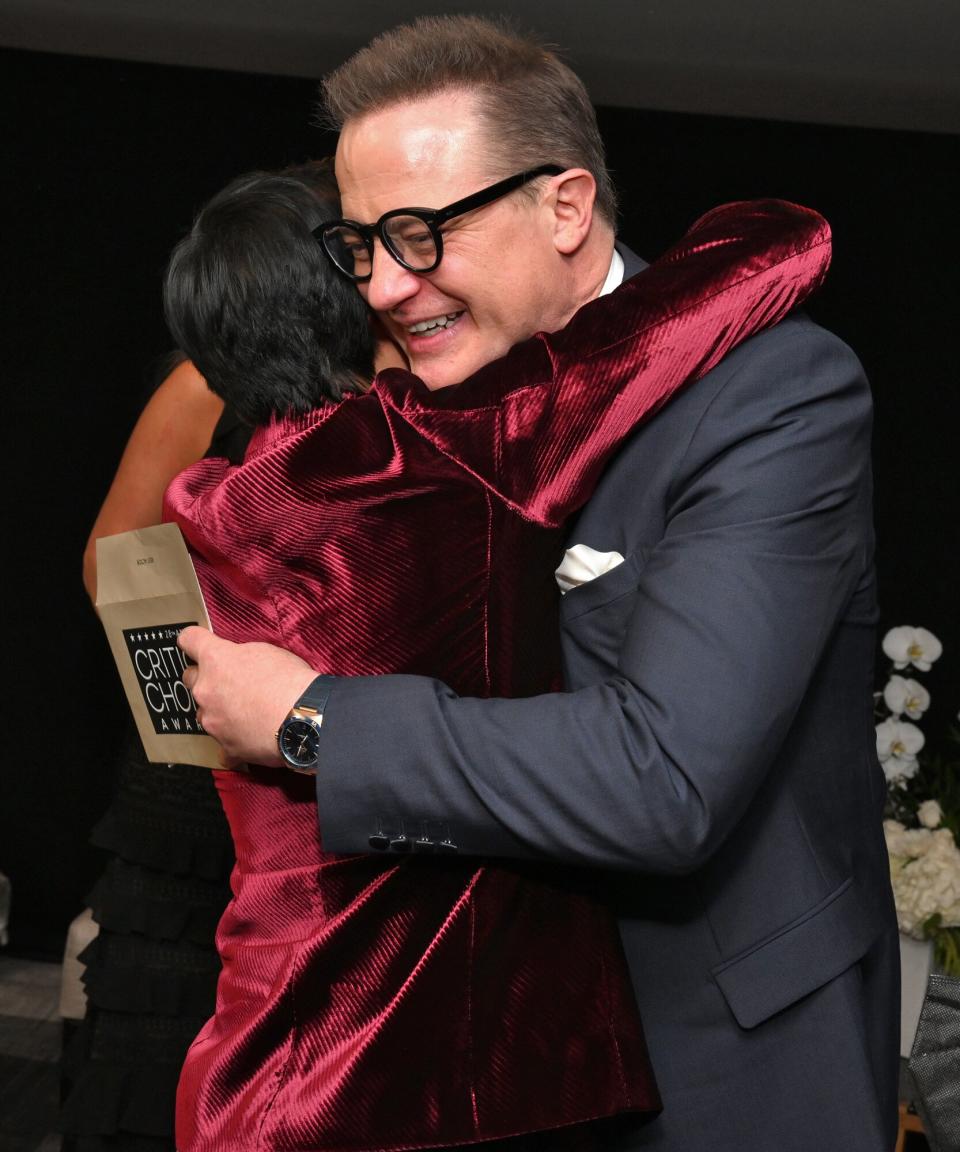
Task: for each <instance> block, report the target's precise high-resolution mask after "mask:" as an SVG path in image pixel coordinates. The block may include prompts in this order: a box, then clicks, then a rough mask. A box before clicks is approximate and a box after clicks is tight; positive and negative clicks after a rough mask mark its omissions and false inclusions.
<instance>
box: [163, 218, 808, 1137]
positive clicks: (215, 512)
mask: <svg viewBox="0 0 960 1152" xmlns="http://www.w3.org/2000/svg"><path fill="white" fill-rule="evenodd" d="M829 253H830V242H829V231H828V228H827V226H826V224H825V222H824V221H823V220H822V219H821V218H820V217H818V216H816V215H815V214H814V213H811V212H808V211H806V210H804V209H800V208H796V207H794V206H792V205H786V204H783V203H778V202H758V203H752V204H740V205H730V206H727V207H724V208H721V209H717V210H716V211H714V212H711V213H710V214H708V215H707V216H705V217H704V218H703V219H702V220H700V221H699V222H698V223H697V224H696V225H695V226H694V227H693V228H692V229H691V231H690V232H689V233H688V235H687V236H686V237H685V238H684V240H683V241H682V242H681V243H680V244H679V245H678V246H677V247H675V248H674V249H672V250H671V251H670V252H669V253H668V254H667V255H666V256H665V257H663V258H662V259H661V260H660V261H658V262H657V263H656V264H654V265H653V266H651V267H650V268H649V269H648V270H647V271H646V272H644V273H643V274H642V275H641V276H639V277H636V278H635V279H633V280H631V281H629V282H627V283H626V284H625V285H623V287H621V288H620V289H619V290H618V291H617V292H615V293H613V294H612V295H610V296H608V297H604V298H603V299H600V300H597V301H594V302H592V303H591V304H588V305H587V306H586V307H584V308H582V309H581V310H580V312H578V313H577V315H576V316H575V317H574V318H573V320H572V321H571V322H570V324H569V325H568V326H567V327H566V328H565V329H564V330H563V331H561V332H558V333H556V334H554V335H539V336H536V337H534V338H533V339H531V340H529V341H527V342H525V343H524V344H521V345H519V346H518V347H516V348H514V349H513V350H512V351H511V352H510V353H509V355H508V356H506V357H505V358H504V359H503V360H501V361H498V362H496V363H494V364H492V365H490V366H488V367H487V368H485V369H484V370H482V371H481V372H479V373H478V374H477V375H475V376H474V377H472V378H471V379H470V380H468V381H467V382H465V383H464V384H462V385H460V386H458V387H456V388H450V389H445V390H443V391H440V392H430V391H428V390H427V389H426V388H425V387H424V385H423V384H422V383H421V382H420V381H419V380H417V379H416V378H415V377H413V376H411V375H410V374H409V373H407V372H403V371H400V370H391V371H388V372H385V373H382V374H381V375H380V376H378V377H377V379H376V380H375V381H374V384H373V387H372V388H371V390H370V391H369V392H368V393H366V394H364V395H361V396H356V397H351V398H348V399H345V400H343V401H341V402H340V403H339V404H330V405H329V406H327V407H325V408H323V409H321V410H319V411H317V412H313V413H311V414H310V415H308V416H306V417H302V418H297V419H284V420H278V421H277V422H276V423H275V424H273V425H272V426H270V427H268V428H265V429H262V430H260V431H258V432H257V433H256V434H255V435H254V438H253V440H252V441H251V443H250V447H249V449H248V454H247V458H246V461H245V462H244V464H243V465H241V466H240V467H232V466H230V465H228V464H227V463H226V461H223V460H205V461H202V462H201V463H199V464H197V465H195V466H194V467H192V468H190V469H188V470H187V471H186V472H184V473H183V474H182V475H181V476H179V477H178V478H177V479H176V480H175V481H174V483H173V484H172V485H171V488H170V490H169V492H168V494H167V502H166V512H167V516H168V518H170V519H173V520H175V521H176V522H177V523H178V524H179V525H180V527H181V528H182V530H183V532H184V535H185V536H186V538H187V541H188V543H189V544H190V547H191V550H192V552H193V555H194V559H195V562H196V566H197V573H198V576H199V579H200V583H201V586H202V587H203V591H204V595H205V597H206V600H207V605H208V608H209V612H210V618H211V621H212V624H213V627H214V630H215V631H216V632H217V633H218V634H220V635H221V636H224V637H226V638H228V639H231V640H236V641H250V640H264V641H269V642H272V643H275V644H280V645H282V646H283V647H285V648H288V649H291V650H292V651H294V652H297V653H299V654H300V655H301V656H303V657H304V658H305V659H306V660H307V661H308V662H309V663H310V664H311V665H312V666H313V667H314V668H316V669H317V671H318V672H333V673H339V674H373V673H387V672H408V673H424V674H428V675H431V676H438V677H441V678H442V679H444V680H445V681H447V683H449V684H450V685H451V686H452V687H454V688H455V689H456V690H457V691H458V692H460V693H462V694H469V695H490V694H494V695H501V696H520V695H529V694H533V693H537V692H546V691H551V690H555V689H558V688H559V686H560V676H559V656H558V641H557V637H558V627H557V620H556V612H557V601H558V591H557V588H556V586H555V583H554V579H553V571H554V569H555V568H556V566H557V564H558V562H559V560H560V558H561V555H562V551H563V545H562V529H563V525H564V523H565V521H566V520H567V518H568V517H569V516H570V515H571V513H573V512H574V511H575V510H576V509H577V508H578V507H580V506H581V505H582V504H583V503H584V502H585V501H586V499H587V498H588V497H589V495H590V493H591V491H592V489H593V487H594V485H595V482H596V480H597V477H598V475H599V474H600V471H601V469H602V468H603V466H604V464H605V462H606V461H607V460H608V459H609V458H610V456H611V454H612V453H613V452H614V451H616V449H617V447H618V446H619V445H620V444H621V443H622V442H623V440H624V438H625V437H626V436H628V435H629V433H630V431H631V430H632V429H633V428H634V427H636V425H637V423H638V422H639V421H640V420H642V419H643V418H644V417H645V416H647V415H649V414H650V413H651V412H652V411H654V410H655V408H656V407H657V406H658V405H659V404H661V403H662V402H663V401H664V400H666V399H667V397H668V396H669V395H670V394H671V393H672V392H673V391H674V390H675V389H676V388H678V387H679V386H680V385H682V384H683V383H685V382H686V381H688V380H690V379H692V378H694V377H697V376H700V375H702V374H703V373H704V372H706V371H707V370H708V369H709V368H711V367H712V366H713V365H715V364H716V363H717V362H718V361H719V360H720V359H721V357H722V356H723V355H724V354H725V353H726V352H727V351H729V350H730V349H731V348H732V347H734V346H735V345H736V344H737V343H739V342H740V341H741V340H743V339H744V338H746V337H748V336H749V335H751V334H752V333H754V332H756V331H758V330H760V329H761V328H763V327H765V326H767V325H770V324H772V323H774V322H776V321H777V320H778V319H780V318H781V317H782V316H783V315H785V314H786V312H788V311H789V310H790V309H791V308H792V307H793V306H794V305H795V304H796V303H797V302H798V301H799V300H800V299H802V298H803V297H804V296H806V295H807V294H808V293H809V292H810V291H811V290H812V289H813V288H814V287H815V286H816V285H817V284H818V283H819V282H820V280H821V279H822V277H823V275H824V274H825V272H826V268H827V265H828V263H829ZM357 755H358V756H360V755H362V749H359V748H358V749H357ZM217 777H218V779H217V785H218V788H219V790H220V793H221V796H222V798H223V803H224V807H225V808H226V811H227V816H228V818H229V821H230V825H231V828H232V831H233V836H234V841H235V845H236V851H237V864H236V868H235V871H234V874H233V879H232V884H233V892H234V898H233V901H232V903H231V904H230V906H229V908H228V910H227V912H226V913H225V915H224V918H223V920H222V922H221V924H220V928H219V932H218V946H219V949H220V953H221V956H222V960H223V973H222V976H221V979H220V984H219V989H218V1000H217V1008H216V1014H215V1016H214V1017H213V1018H212V1019H211V1020H210V1021H209V1022H208V1024H207V1025H206V1027H205V1028H204V1029H203V1031H202V1032H201V1034H200V1035H199V1036H198V1037H197V1039H196V1041H195V1042H194V1044H193V1046H192V1047H191V1049H190V1052H189V1055H188V1057H187V1061H186V1065H185V1067H184V1070H183V1074H182V1077H181V1083H180V1091H179V1095H178V1108H177V1145H178V1148H179V1149H180V1150H181V1152H199V1150H204V1152H207V1150H210V1152H213V1150H228V1149H229V1150H231V1152H233V1150H236V1152H240V1150H241V1149H242V1150H243V1152H249V1150H250V1149H253V1148H264V1149H277V1150H279V1149H284V1150H286V1149H302V1150H306V1149H311V1150H318V1149H322V1150H324V1152H341V1150H343V1152H347V1150H350V1152H360V1150H370V1149H405V1148H420V1147H430V1146H436V1145H455V1144H461V1143H470V1142H475V1141H480V1140H490V1139H494V1138H498V1137H505V1136H509V1135H513V1134H519V1133H523V1132H529V1131H535V1130H540V1129H547V1128H558V1127H562V1126H571V1125H575V1124H577V1123H579V1122H582V1121H587V1120H590V1119H593V1118H596V1117H603V1116H610V1115H614V1114H616V1113H619V1112H623V1111H630V1110H645V1109H653V1108H656V1107H657V1105H658V1099H657V1093H656V1087H655V1083H654V1079H653V1076H652V1073H651V1071H650V1068H649V1064H648V1061H647V1056H646V1051H645V1047H644V1042H643V1035H642V1031H641V1026H640V1021H639V1019H638V1018H637V1013H636V1009H635V1006H634V1002H633V996H632V992H631V989H630V985H629V978H628V974H627V971H626V968H625V964H624V961H623V957H622V954H621V949H620V943H619V939H618V936H617V932H616V927H615V925H614V922H613V921H612V919H611V917H610V916H609V915H608V913H607V912H606V910H605V909H604V906H603V903H602V901H601V900H600V899H599V898H595V896H594V895H592V894H591V891H590V881H589V877H583V876H578V875H573V874H570V875H564V874H563V873H562V872H561V871H560V870H558V869H557V868H551V869H550V870H549V871H548V872H544V873H543V874H541V873H540V871H539V870H538V869H537V868H535V867H532V866H527V865H520V864H518V865H516V866H515V867H510V866H508V865H504V864H503V863H502V862H499V863H497V864H496V865H495V866H494V865H490V864H487V863H486V862H484V861H483V860H466V859H461V858H459V857H457V856H456V855H437V854H433V855H423V856H421V855H410V856H407V857H404V858H399V859H398V858H397V857H396V856H391V857H390V858H389V859H385V858H384V857H382V856H376V855H370V856H356V857H343V856H333V855H330V854H327V853H325V852H324V851H323V845H322V842H321V834H320V829H319V828H318V824H317V816H316V809H315V797H314V792H313V788H312V786H311V782H310V780H309V779H308V778H304V777H301V776H297V775H294V774H292V773H289V772H285V771H279V770H268V769H262V768H256V767H254V768H251V769H250V771H249V772H248V773H242V772H235V773H229V772H223V773H218V774H217ZM504 787H505V788H506V787H509V783H508V782H506V781H505V782H504ZM543 819H544V820H545V821H549V819H550V814H549V813H548V812H545V813H543ZM321 824H322V813H321ZM406 834H407V836H408V837H409V838H410V839H411V840H415V839H416V838H418V837H420V838H423V839H424V840H426V841H433V842H434V843H437V842H439V841H442V840H443V837H444V830H443V829H442V828H419V827H417V828H408V829H406Z"/></svg>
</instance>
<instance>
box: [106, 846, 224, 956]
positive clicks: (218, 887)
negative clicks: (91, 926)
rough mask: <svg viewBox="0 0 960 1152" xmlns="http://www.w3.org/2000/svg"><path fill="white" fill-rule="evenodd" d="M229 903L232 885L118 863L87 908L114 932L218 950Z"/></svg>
mask: <svg viewBox="0 0 960 1152" xmlns="http://www.w3.org/2000/svg"><path fill="white" fill-rule="evenodd" d="M229 898H230V892H229V889H228V887H227V885H226V884H212V883H210V882H208V881H203V880H197V879H194V878H186V879H184V878H177V877H170V876H165V875H161V874H153V873H149V872H144V871H143V870H141V869H139V868H137V867H136V866H133V865H127V864H125V863H124V862H123V861H120V860H113V861H111V862H110V864H109V865H108V867H107V869H106V871H105V872H104V874H103V875H102V876H101V877H100V879H99V880H98V881H97V883H96V884H95V885H94V887H93V889H92V890H91V892H90V893H89V895H88V897H87V904H88V905H89V906H90V908H92V909H93V918H94V919H95V920H96V921H97V923H98V924H99V925H100V926H101V927H102V928H106V929H108V930H109V931H111V932H116V933H139V934H140V935H142V936H147V937H150V938H151V939H154V940H188V941H190V942H191V943H193V944H198V945H200V946H201V947H204V948H207V949H212V948H213V947H214V938H215V935H216V928H217V924H218V923H219V921H220V917H221V916H222V915H223V911H224V909H225V908H226V906H227V901H228V900H229Z"/></svg>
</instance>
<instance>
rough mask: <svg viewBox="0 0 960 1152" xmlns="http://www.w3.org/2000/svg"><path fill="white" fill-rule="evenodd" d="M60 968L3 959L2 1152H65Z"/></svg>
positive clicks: (0, 1027)
mask: <svg viewBox="0 0 960 1152" xmlns="http://www.w3.org/2000/svg"><path fill="white" fill-rule="evenodd" d="M59 998H60V965H59V964H45V963H41V962H39V961H34V960H18V959H15V958H14V957H10V956H0V1152H59V1149H60V1137H59V1136H57V1135H56V1134H55V1127H56V1119H57V1104H58V1098H59V1070H58V1061H59V1059H60V1037H61V1021H60V1016H59V1012H58V1006H59Z"/></svg>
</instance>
